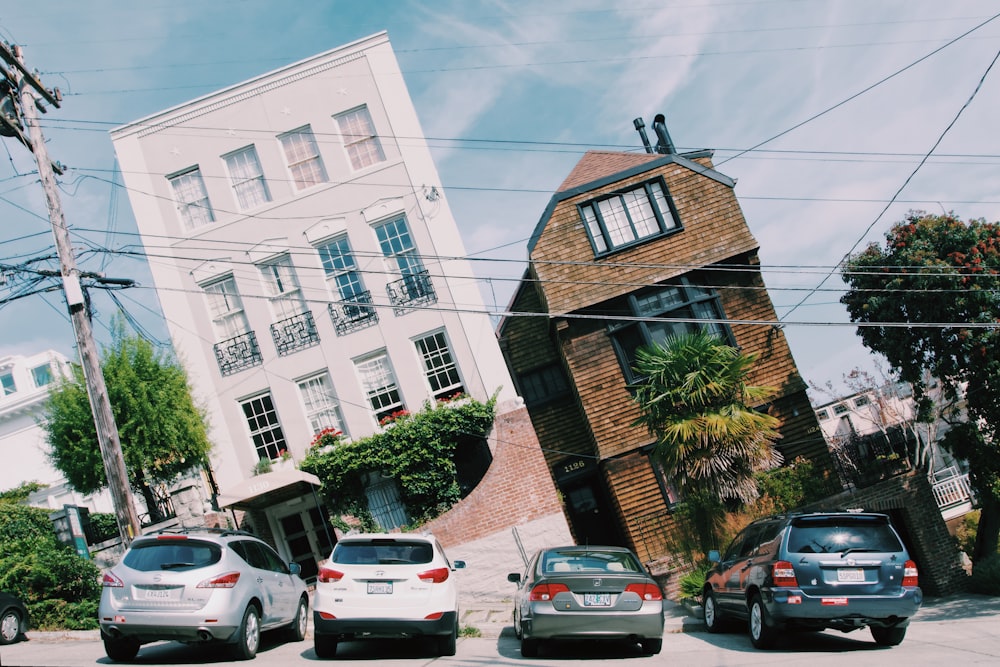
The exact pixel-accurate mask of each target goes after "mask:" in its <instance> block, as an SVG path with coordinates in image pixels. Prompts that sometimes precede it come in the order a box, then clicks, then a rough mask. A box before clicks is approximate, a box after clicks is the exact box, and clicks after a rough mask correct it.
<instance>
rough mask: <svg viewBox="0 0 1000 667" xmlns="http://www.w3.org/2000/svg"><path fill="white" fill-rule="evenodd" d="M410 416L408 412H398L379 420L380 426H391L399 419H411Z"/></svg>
mask: <svg viewBox="0 0 1000 667" xmlns="http://www.w3.org/2000/svg"><path fill="white" fill-rule="evenodd" d="M409 416H410V413H409V411H407V410H396V411H395V412H393V413H392V414H391V415H386V416H385V417H382V419H380V420H379V422H378V425H379V426H387V425H389V424H392V423H394V422H396V421H397V420H399V419H402V418H403V417H409Z"/></svg>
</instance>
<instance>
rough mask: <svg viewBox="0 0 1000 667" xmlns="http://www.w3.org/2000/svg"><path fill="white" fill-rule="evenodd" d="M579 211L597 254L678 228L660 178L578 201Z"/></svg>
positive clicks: (678, 225) (672, 207)
mask: <svg viewBox="0 0 1000 667" xmlns="http://www.w3.org/2000/svg"><path fill="white" fill-rule="evenodd" d="M580 215H581V216H582V217H583V221H584V223H585V224H586V227H587V233H588V234H589V235H590V240H591V242H592V243H593V246H594V252H595V253H596V254H598V255H601V254H604V253H607V252H611V251H613V250H616V249H618V248H621V247H624V246H628V245H631V244H633V243H637V242H639V241H642V240H644V239H647V238H652V237H654V236H660V235H662V234H666V233H667V232H669V231H671V230H674V229H680V223H679V222H678V221H677V214H676V212H675V210H674V206H673V202H672V201H671V200H670V198H669V196H668V195H667V191H666V188H665V186H664V185H663V181H662V180H660V179H657V180H655V181H649V182H647V183H643V184H642V185H640V186H638V187H635V188H632V189H630V190H625V191H624V192H618V193H615V194H612V195H610V196H606V197H602V198H601V199H597V200H594V201H591V202H588V203H586V204H582V205H581V206H580Z"/></svg>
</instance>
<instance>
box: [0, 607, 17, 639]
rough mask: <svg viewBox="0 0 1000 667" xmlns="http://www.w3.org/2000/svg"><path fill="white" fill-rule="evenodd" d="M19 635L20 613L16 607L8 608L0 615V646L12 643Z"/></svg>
mask: <svg viewBox="0 0 1000 667" xmlns="http://www.w3.org/2000/svg"><path fill="white" fill-rule="evenodd" d="M20 636H21V615H20V614H19V613H17V610H16V609H8V610H7V611H5V612H4V613H3V617H0V646H6V645H7V644H13V643H14V642H16V641H17V638H18V637H20Z"/></svg>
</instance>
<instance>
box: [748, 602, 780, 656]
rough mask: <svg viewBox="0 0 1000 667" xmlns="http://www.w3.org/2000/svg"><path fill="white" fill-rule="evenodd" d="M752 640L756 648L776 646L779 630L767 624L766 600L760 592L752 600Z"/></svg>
mask: <svg viewBox="0 0 1000 667" xmlns="http://www.w3.org/2000/svg"><path fill="white" fill-rule="evenodd" d="M749 626H750V641H751V642H752V643H753V645H754V648H760V649H767V648H771V647H772V646H774V641H775V639H777V631H776V630H775V629H774V628H773V627H771V626H770V625H768V624H767V610H766V609H764V601H763V600H762V599H761V598H760V593H757V594H756V595H754V596H753V599H752V600H750V619H749Z"/></svg>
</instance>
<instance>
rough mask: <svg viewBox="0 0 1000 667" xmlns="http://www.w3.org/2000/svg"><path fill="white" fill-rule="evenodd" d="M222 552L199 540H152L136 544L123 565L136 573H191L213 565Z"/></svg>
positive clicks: (216, 547)
mask: <svg viewBox="0 0 1000 667" xmlns="http://www.w3.org/2000/svg"><path fill="white" fill-rule="evenodd" d="M221 558H222V550H221V549H220V548H219V545H217V544H215V543H213V542H202V541H199V540H186V539H185V540H173V539H171V540H149V541H145V542H138V543H135V544H133V545H132V548H131V549H129V551H128V553H127V554H125V558H124V559H123V560H122V562H123V563H124V564H125V565H127V566H128V567H130V568H132V569H133V570H140V571H142V572H151V571H153V570H191V569H195V568H199V567H205V566H208V565H213V564H215V563H218V562H219V559H221Z"/></svg>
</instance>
